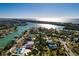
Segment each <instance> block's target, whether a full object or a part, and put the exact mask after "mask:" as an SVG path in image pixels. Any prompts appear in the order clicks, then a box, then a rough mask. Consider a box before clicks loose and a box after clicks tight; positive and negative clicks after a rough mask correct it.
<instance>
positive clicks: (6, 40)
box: [0, 23, 63, 49]
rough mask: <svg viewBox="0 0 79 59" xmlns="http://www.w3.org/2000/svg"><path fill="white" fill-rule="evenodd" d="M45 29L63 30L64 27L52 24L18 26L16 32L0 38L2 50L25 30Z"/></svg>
mask: <svg viewBox="0 0 79 59" xmlns="http://www.w3.org/2000/svg"><path fill="white" fill-rule="evenodd" d="M38 26H39V27H45V28H54V29H55V28H56V29H62V28H63V26H57V25H51V24H39V23H27V25H24V26H17V29H16V31H14V32H12V33H10V34H8V35H7V36H6V37H4V38H0V49H4V48H5V47H6V46H7V45H8V44H10V43H11V42H12V40H13V39H15V38H14V37H16V36H18V37H19V36H21V35H22V34H23V32H24V31H25V30H28V29H30V28H32V27H38Z"/></svg>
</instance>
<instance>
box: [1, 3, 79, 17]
mask: <svg viewBox="0 0 79 59" xmlns="http://www.w3.org/2000/svg"><path fill="white" fill-rule="evenodd" d="M78 16H79V4H73V3H69V4H68V3H66V4H64V3H63V4H58V3H57V4H56V3H51V4H47V3H44V4H38V3H37V4H33V3H25V4H24V3H19V4H18V3H16V4H12V3H0V17H19V18H23V17H78Z"/></svg>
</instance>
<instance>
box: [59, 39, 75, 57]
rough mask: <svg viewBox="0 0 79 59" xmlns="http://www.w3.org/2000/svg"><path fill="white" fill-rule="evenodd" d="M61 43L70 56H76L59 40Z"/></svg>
mask: <svg viewBox="0 0 79 59" xmlns="http://www.w3.org/2000/svg"><path fill="white" fill-rule="evenodd" d="M59 41H60V42H61V44H63V45H64V48H65V49H66V51H67V52H68V54H69V55H70V56H75V54H74V53H73V52H72V51H71V49H69V48H68V47H67V45H66V42H64V41H62V40H61V39H59Z"/></svg>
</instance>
